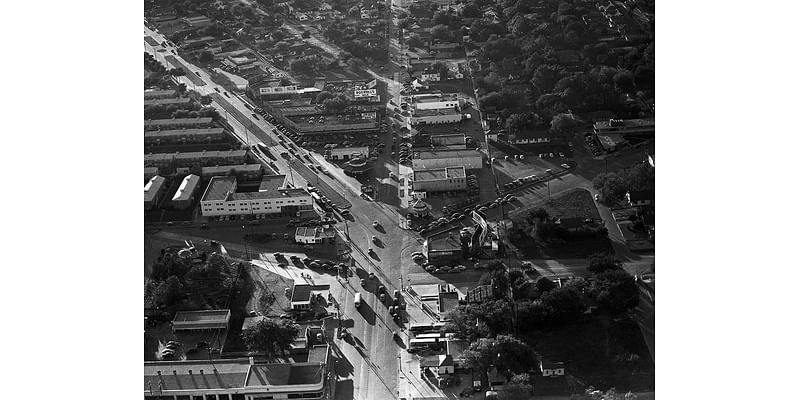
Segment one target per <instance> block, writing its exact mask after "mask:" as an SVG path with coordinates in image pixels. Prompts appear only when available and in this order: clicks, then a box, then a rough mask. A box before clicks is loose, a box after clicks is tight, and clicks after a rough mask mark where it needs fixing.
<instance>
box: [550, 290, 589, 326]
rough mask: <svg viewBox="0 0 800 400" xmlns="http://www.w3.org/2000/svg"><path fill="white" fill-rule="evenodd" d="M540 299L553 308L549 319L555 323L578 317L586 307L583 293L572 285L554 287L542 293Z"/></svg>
mask: <svg viewBox="0 0 800 400" xmlns="http://www.w3.org/2000/svg"><path fill="white" fill-rule="evenodd" d="M539 301H541V302H542V305H543V306H545V307H546V308H550V309H551V310H552V314H551V315H550V316H549V318H548V320H549V322H550V323H552V324H555V325H560V324H563V323H567V322H570V321H572V320H574V319H576V318H577V317H579V316H580V315H581V313H583V310H584V309H585V306H584V304H583V299H582V298H581V294H580V293H578V291H577V290H575V289H574V288H570V287H561V288H555V289H552V290H550V291H548V292H546V293H544V294H542V297H540V298H539Z"/></svg>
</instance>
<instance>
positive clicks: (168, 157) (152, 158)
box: [144, 153, 175, 162]
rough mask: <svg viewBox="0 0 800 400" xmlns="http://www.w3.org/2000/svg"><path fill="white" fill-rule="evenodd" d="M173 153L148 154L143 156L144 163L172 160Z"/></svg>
mask: <svg viewBox="0 0 800 400" xmlns="http://www.w3.org/2000/svg"><path fill="white" fill-rule="evenodd" d="M174 158H175V153H148V154H145V155H144V162H148V161H159V160H170V161H171V160H173V159H174Z"/></svg>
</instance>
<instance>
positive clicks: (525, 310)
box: [517, 300, 553, 332]
mask: <svg viewBox="0 0 800 400" xmlns="http://www.w3.org/2000/svg"><path fill="white" fill-rule="evenodd" d="M552 313H553V310H552V309H550V308H549V307H547V306H546V305H544V304H542V302H541V301H538V300H535V301H532V300H524V301H519V302H517V327H518V328H519V329H520V330H521V331H526V332H529V331H535V330H543V329H545V328H547V327H548V324H549V318H550V315H552Z"/></svg>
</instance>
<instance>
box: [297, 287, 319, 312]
mask: <svg viewBox="0 0 800 400" xmlns="http://www.w3.org/2000/svg"><path fill="white" fill-rule="evenodd" d="M313 289H314V287H313V286H312V285H308V284H295V285H294V288H292V299H291V303H292V310H296V311H300V310H310V309H311V297H312V292H313Z"/></svg>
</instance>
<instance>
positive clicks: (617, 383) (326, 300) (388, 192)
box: [144, 0, 656, 400]
mask: <svg viewBox="0 0 800 400" xmlns="http://www.w3.org/2000/svg"><path fill="white" fill-rule="evenodd" d="M144 18H145V19H144V21H145V22H144V65H145V68H144V81H145V84H144V192H145V193H144V210H145V211H144V213H145V216H144V229H145V235H144V238H145V246H144V254H145V286H144V292H145V297H144V298H145V304H144V309H145V336H144V376H145V379H144V381H145V385H144V397H145V399H147V400H157V399H201V398H202V399H209V398H211V399H219V400H221V399H225V400H229V399H230V400H263V399H293V398H296V399H336V400H370V399H422V398H425V399H443V400H444V399H454V398H472V399H501V400H503V399H508V400H523V399H534V398H541V399H608V400H611V399H626V400H627V399H653V398H655V397H654V392H655V252H654V250H655V221H656V215H655V160H656V152H655V34H654V23H655V1H648V0H636V1H624V2H623V1H608V2H606V3H601V2H586V1H569V0H565V1H545V0H542V1H527V0H516V1H515V0H502V1H497V2H494V1H483V0H462V1H457V2H456V1H449V0H446V1H440V0H419V1H405V0H390V1H375V0H360V1H354V0H289V1H281V0H259V1H228V2H226V1H215V2H214V1H183V2H181V1H173V0H162V1H146V2H145V10H144Z"/></svg>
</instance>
